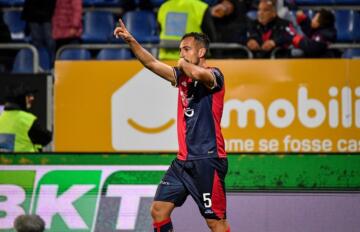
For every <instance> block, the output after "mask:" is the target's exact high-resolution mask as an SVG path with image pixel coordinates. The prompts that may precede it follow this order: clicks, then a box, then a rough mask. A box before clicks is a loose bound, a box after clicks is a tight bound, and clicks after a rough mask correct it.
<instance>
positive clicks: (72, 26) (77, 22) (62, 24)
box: [52, 0, 83, 50]
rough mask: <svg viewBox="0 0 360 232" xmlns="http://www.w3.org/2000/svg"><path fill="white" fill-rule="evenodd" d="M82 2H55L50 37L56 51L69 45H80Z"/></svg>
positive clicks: (67, 0) (78, 0)
mask: <svg viewBox="0 0 360 232" xmlns="http://www.w3.org/2000/svg"><path fill="white" fill-rule="evenodd" d="M82 11H83V9H82V0H57V1H56V7H55V12H54V16H53V18H52V37H53V38H54V39H55V41H56V50H58V49H59V48H60V47H61V46H63V45H66V44H69V43H80V40H81V39H80V38H81V34H82V32H83V27H82V21H81V20H82Z"/></svg>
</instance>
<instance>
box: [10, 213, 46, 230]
mask: <svg viewBox="0 0 360 232" xmlns="http://www.w3.org/2000/svg"><path fill="white" fill-rule="evenodd" d="M14 228H15V230H16V232H43V231H44V230H45V222H44V220H43V219H42V218H41V217H40V216H38V215H20V216H18V217H17V218H16V219H15V221H14Z"/></svg>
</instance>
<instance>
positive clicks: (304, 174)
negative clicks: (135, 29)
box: [0, 1, 360, 232]
mask: <svg viewBox="0 0 360 232" xmlns="http://www.w3.org/2000/svg"><path fill="white" fill-rule="evenodd" d="M14 2H15V1H14ZM320 2H321V1H319V2H318V3H320ZM354 2H355V1H354ZM333 3H334V1H332V3H331V7H333V8H334V9H337V8H336V7H343V8H344V7H345V8H346V9H350V10H353V11H354V12H356V10H358V8H357V7H358V6H353V5H351V4H350V5H351V6H349V5H347V6H343V5H341V6H339V4H337V5H333ZM19 4H20V3H19ZM324 4H328V5H327V6H329V3H324ZM353 4H355V3H353ZM357 4H359V3H357ZM20 6H21V5H20ZM308 6H309V5H307V7H308ZM6 7H8V6H6ZM11 7H13V6H10V10H11V9H12V8H11ZM15 7H17V6H15ZM98 7H101V6H98ZM105 7H108V6H105ZM12 10H14V9H12ZM355 25H357V24H355ZM354 33H358V31H355V32H354ZM338 45H341V46H349V47H352V46H354V45H355V46H356V45H357V43H356V42H355V43H353V42H351V43H348V44H347V45H344V44H338ZM86 46H92V47H93V48H96V47H97V46H99V47H101V45H99V44H98V45H94V46H93V45H86ZM111 46H112V45H111ZM224 46H225V45H224ZM35 63H36V62H35ZM210 63H212V64H214V65H220V66H221V67H222V68H224V69H225V77H226V78H227V83H226V84H227V86H228V91H227V96H226V99H227V100H229V101H230V100H234V99H235V100H240V101H241V102H244V101H246V100H249V99H252V100H257V101H258V102H257V103H254V102H252V103H253V104H255V106H258V103H259V102H260V103H261V105H262V106H263V107H264V109H265V113H264V117H265V125H264V126H263V127H261V126H256V125H257V124H256V123H257V122H256V119H259V115H257V114H255V113H254V112H252V111H251V110H250V111H249V115H248V116H249V117H248V118H247V121H246V124H245V126H241V125H240V123H238V122H237V118H236V116H237V115H236V113H232V114H231V115H230V116H229V118H230V119H229V121H230V125H231V128H225V129H224V130H225V131H224V133H225V138H231V139H236V141H237V142H236V143H235V146H236V149H235V148H234V147H233V150H230V154H229V161H230V162H229V163H230V168H229V175H228V178H227V189H228V191H229V194H228V201H229V220H230V222H231V223H232V224H233V231H269V232H270V231H280V232H281V231H284V232H285V231H334V232H335V231H354V232H355V231H358V228H360V224H359V221H358V218H359V216H360V207H359V206H360V196H359V188H360V156H359V154H360V153H359V152H360V137H359V134H360V133H359V127H360V103H359V96H360V93H359V92H360V90H359V88H360V83H359V79H358V78H359V76H360V68H359V67H360V65H359V61H358V60H349V59H339V60H331V61H330V60H295V61H289V60H270V61H253V60H241V61H239V60H221V61H220V60H211V61H210ZM36 65H38V64H36ZM36 65H35V66H32V67H31V69H32V70H31V72H25V73H26V74H1V78H0V99H1V97H2V96H1V93H3V91H2V89H3V88H4V87H5V86H6V85H7V84H8V83H9V82H17V81H19V82H24V79H26V82H28V83H30V84H31V85H34V86H37V87H38V88H39V90H40V91H39V96H40V97H38V99H39V101H37V102H36V105H35V107H34V109H33V110H34V112H35V113H36V114H37V115H39V117H40V119H41V122H42V124H43V125H44V126H47V127H48V128H54V133H55V137H54V143H53V144H52V145H51V146H49V147H47V148H46V150H47V151H49V152H48V153H40V154H0V164H1V165H0V186H1V189H0V191H1V194H0V222H1V223H0V231H12V230H11V229H10V228H11V225H12V221H13V219H14V217H15V215H17V214H19V213H39V214H40V215H41V216H42V217H44V218H45V219H46V220H47V222H51V223H50V224H49V223H48V224H49V225H48V226H49V228H48V230H47V231H99V232H100V231H149V228H151V225H150V223H151V221H150V218H149V213H148V206H149V204H150V202H151V196H152V194H153V191H154V188H155V186H156V185H157V183H158V182H159V180H160V178H161V176H162V175H163V172H164V170H166V167H167V165H168V164H169V163H170V161H171V160H172V159H173V158H174V157H175V153H174V152H175V149H174V146H173V143H174V142H176V140H175V137H174V133H173V132H169V134H165V135H164V137H160V139H159V137H157V136H158V134H157V133H153V134H151V133H150V135H149V133H143V134H145V135H146V136H144V137H141V136H139V134H136V133H135V134H133V135H131V134H129V135H128V136H129V138H124V136H125V137H126V136H127V134H121V132H122V130H124V131H125V132H128V129H129V128H127V127H122V126H123V124H116V122H114V120H115V119H116V117H119V115H120V116H124V114H122V112H123V111H129V110H131V109H132V108H131V106H133V105H135V106H136V105H138V104H135V103H139V102H140V103H141V100H144V99H146V98H147V96H149V97H150V96H152V95H151V94H153V92H162V91H164V92H165V91H169V94H170V95H169V96H171V94H174V93H173V92H171V91H172V90H171V88H170V87H168V86H166V83H165V84H164V83H162V84H161V83H158V82H156V80H155V79H156V78H154V77H152V76H151V74H149V73H148V72H146V71H144V70H142V69H141V66H140V64H139V63H137V61H94V60H93V61H76V62H74V61H57V63H56V66H55V70H54V75H53V74H52V73H50V72H49V73H45V74H44V73H41V74H39V73H36V70H37V69H38V67H37V66H36ZM34 67H35V68H34ZM234 67H236V68H234ZM259 67H262V68H261V69H260V68H259ZM139 74H141V75H139ZM137 78H140V79H139V80H140V81H139V80H138V79H137ZM133 79H134V81H133V82H132V81H131V80H133ZM143 80H145V84H148V83H150V84H149V85H145V84H144V82H143ZM148 80H149V82H147V81H148ZM153 80H154V81H153ZM160 81H161V80H160ZM152 82H153V83H152ZM139 83H140V84H139ZM132 85H134V86H138V87H139V88H141V90H142V91H139V90H138V89H133V88H129V89H128V90H126V89H125V90H126V91H125V93H124V94H122V93H123V92H122V91H120V93H119V94H116V93H118V92H117V91H118V90H119V89H120V90H121V88H123V87H124V86H125V87H126V86H130V87H132ZM144 85H145V86H144ZM301 87H306V89H307V90H308V92H307V94H308V95H307V98H306V99H307V100H308V102H307V103H309V101H310V103H314V101H315V102H317V103H318V102H320V103H321V104H323V106H324V109H325V111H326V115H325V116H324V119H323V121H321V123H319V122H318V125H317V126H315V127H313V128H309V127H307V126H305V125H304V124H303V123H302V121H301V120H300V119H299V117H300V116H299V113H298V112H299V110H300V106H299V105H300V104H299V89H300V88H301ZM332 87H335V88H336V89H337V94H333V95H331V94H330V88H332ZM345 87H347V88H349V91H350V95H349V94H348V93H349V91H346V90H345V91H344V92H343V91H342V90H343V88H345ZM149 88H150V89H151V90H152V91H150V92H151V93H147V92H146V91H145V90H146V89H149ZM169 88H170V90H168V89H169ZM249 89H250V90H251V91H246V90H249ZM164 92H163V93H164ZM139 93H142V94H139ZM166 93H167V92H166ZM127 94H129V95H127ZM147 94H149V95H147ZM116 96H119V98H120V100H116ZM144 96H145V97H144ZM165 96H166V95H165ZM158 97H159V98H164V97H163V96H162V95H159V96H158ZM124 98H125V100H124ZM279 99H280V100H286V101H281V102H280V103H282V104H280V103H279V105H274V110H275V114H274V115H275V116H274V115H273V118H274V117H275V118H276V115H277V116H278V119H279V120H278V121H280V122H279V124H276V123H275V124H274V123H272V121H271V120H270V116H269V115H270V113H269V111H268V109H269V108H270V105H271V104H272V103H273V102H274V101H275V100H279ZM172 100H173V98H171V97H169V99H165V100H164V101H163V102H160V103H159V109H163V112H162V111H157V112H156V113H157V115H158V117H156V115H155V117H154V118H152V120H155V122H154V121H146V120H147V118H148V117H147V116H149V115H150V116H153V114H152V112H150V110H149V109H147V108H146V104H145V105H144V104H143V105H142V107H143V108H144V109H145V112H142V114H143V115H142V116H139V115H136V114H135V115H133V116H134V118H135V119H138V120H140V122H145V123H144V125H150V126H151V125H152V124H153V125H154V126H158V125H160V124H161V123H164V122H166V121H167V120H166V119H169V117H168V118H163V117H160V116H159V115H165V116H170V118H171V116H172V114H173V109H171V107H172V105H175V104H174V103H171V101H172ZM311 100H313V101H311ZM331 100H336V102H334V101H333V103H338V107H339V108H338V111H330V108H331V107H330V102H331ZM168 101H170V103H169V102H168ZM114 102H115V103H114ZM127 102H130V103H129V104H128V105H125V106H124V105H121V104H120V105H119V104H118V103H123V104H125V103H127ZM131 102H133V104H131ZM284 102H285V103H284ZM140 103H139V104H140ZM288 103H291V104H292V105H293V106H294V114H295V115H294V116H293V120H290V119H289V118H287V117H286V116H289V115H291V107H290V111H284V109H289V108H286V106H289V104H288ZM249 104H250V103H249ZM344 104H345V105H346V107H344ZM310 105H311V104H310ZM315 105H316V106H318V105H319V104H315ZM114 106H116V107H118V108H119V109H117V111H116V110H114V109H113V107H114ZM250 106H252V107H255V106H254V105H252V104H250ZM275 106H277V107H279V108H276V107H275ZM333 106H334V105H333ZM129 107H130V108H129ZM320 108H321V107H320ZM332 109H334V108H332ZM122 110H123V111H122ZM276 110H277V111H276ZM115 111H116V112H119V115H117V114H115V113H116V112H115ZM234 111H236V110H234ZM309 111H311V109H310V110H309ZM309 111H306V113H309V115H310V116H309V118H312V119H314V118H316V116H317V115H318V114H319V111H316V110H315V111H313V112H312V113H311V112H309ZM114 112H115V113H114ZM137 112H138V111H137ZM329 112H330V113H329ZM331 112H333V113H334V112H335V113H336V112H337V115H338V120H337V122H338V123H337V124H336V123H335V124H336V126H331V125H335V124H331V123H330V121H331V120H330V118H332V119H333V120H335V119H334V118H333V116H330V115H331ZM344 112H345V113H344ZM130 113H131V112H130ZM237 113H238V114H240V112H239V111H238V112H237ZM125 116H130V115H125ZM114 117H115V119H114ZM136 117H138V118H136ZM349 118H350V119H349ZM141 120H145V121H141ZM289 120H290V121H291V123H288V124H285V125H283V124H281V121H288V122H289ZM349 120H350V121H349ZM115 121H116V120H115ZM335 121H336V120H335ZM260 124H261V123H260ZM115 125H117V126H118V127H117V130H114V127H115ZM116 132H118V134H117V133H116ZM140 134H141V133H140ZM160 134H161V133H160ZM286 135H291V136H292V138H294V137H295V138H296V137H297V138H299V139H309V140H310V139H312V140H315V139H318V140H322V141H323V140H325V139H330V140H331V143H332V146H331V148H330V149H326V147H322V148H320V150H316V149H319V148H318V147H312V148H311V149H310V150H301V149H300V150H295V148H296V147H295V148H294V149H288V150H284V147H281V146H280V145H281V144H282V143H283V142H284V138H285V137H286ZM131 136H133V137H134V138H135V139H137V140H133V141H131ZM147 136H153V138H150V139H149V137H147ZM122 139H128V140H126V141H128V142H127V143H122V142H121V141H122ZM246 139H250V140H248V141H246ZM262 139H265V140H263V141H265V143H266V145H264V146H262V147H261V146H260V145H259V144H260V140H262ZM341 139H344V141H348V142H347V144H346V148H344V147H340V149H339V146H337V145H336V144H337V143H338V141H339V140H341ZM149 140H150V141H153V142H151V143H149V142H147V141H149ZM272 140H273V141H275V142H273V143H274V144H275V145H273V146H271V142H270V141H272ZM119 141H120V142H119ZM276 141H277V142H276ZM349 141H352V142H351V143H350V142H349ZM154 144H155V145H154ZM276 144H278V145H276ZM257 145H258V146H257ZM139 147H140V148H139ZM302 149H304V147H303V148H302ZM61 205H63V207H61ZM109 205H110V206H112V207H109ZM113 206H115V207H113ZM194 207H195V206H194V205H193V203H192V202H191V201H189V200H188V201H187V203H186V204H185V206H184V207H183V208H181V209H178V210H176V211H175V215H174V224H175V226H176V228H178V231H207V230H206V226H205V223H204V222H203V220H202V219H201V217H200V215H199V214H198V213H197V212H194ZM184 222H186V223H184Z"/></svg>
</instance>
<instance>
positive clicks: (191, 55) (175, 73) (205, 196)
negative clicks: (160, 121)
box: [114, 19, 230, 232]
mask: <svg viewBox="0 0 360 232" xmlns="http://www.w3.org/2000/svg"><path fill="white" fill-rule="evenodd" d="M119 22H120V25H119V26H118V27H116V28H115V30H114V35H115V36H116V37H121V38H122V39H123V40H124V41H125V42H126V43H127V44H128V45H129V46H130V48H131V50H132V51H133V53H134V54H135V55H136V57H137V59H138V60H139V61H140V62H141V63H142V64H143V65H144V66H145V67H146V68H148V69H149V70H151V71H152V72H154V73H156V74H157V75H159V76H160V77H162V78H164V79H165V80H167V81H169V82H171V84H172V85H173V86H176V87H177V88H178V89H179V94H178V96H179V97H178V118H177V129H178V142H179V152H178V155H177V158H176V159H175V160H174V161H173V162H172V164H171V166H170V168H169V169H168V170H167V172H166V174H165V176H164V177H163V179H162V180H161V182H160V184H159V186H158V189H157V191H156V195H155V198H154V201H153V203H152V206H151V215H152V218H153V220H154V224H153V225H154V232H171V231H173V226H172V223H171V219H170V215H171V212H172V211H173V210H174V208H175V207H178V206H181V205H182V204H183V203H184V202H185V200H186V197H187V196H188V195H189V194H190V195H191V196H192V198H193V199H194V200H195V202H196V204H197V205H198V207H199V210H200V213H201V214H202V216H203V217H204V218H205V220H206V222H207V225H208V226H209V228H210V229H211V231H213V232H229V231H230V226H229V224H228V223H227V221H226V196H225V176H226V173H227V158H226V153H225V149H224V139H223V136H222V134H221V129H220V121H221V117H222V111H223V103H224V93H225V88H224V77H223V75H222V73H221V72H220V70H219V69H218V68H211V67H208V66H207V64H206V54H207V51H208V48H209V39H208V37H207V36H206V35H205V34H202V33H195V32H191V33H188V34H185V35H184V36H183V37H182V39H181V42H180V58H179V60H178V63H177V66H176V67H171V66H169V65H167V64H165V63H162V62H160V61H159V60H157V59H155V58H154V57H153V56H152V55H151V54H150V53H149V52H147V51H146V50H145V49H144V48H143V47H142V46H141V45H140V44H139V43H138V42H137V41H136V40H135V38H134V37H133V36H132V35H131V34H130V33H129V32H128V31H127V29H126V27H125V26H124V23H123V22H122V21H121V19H120V20H119Z"/></svg>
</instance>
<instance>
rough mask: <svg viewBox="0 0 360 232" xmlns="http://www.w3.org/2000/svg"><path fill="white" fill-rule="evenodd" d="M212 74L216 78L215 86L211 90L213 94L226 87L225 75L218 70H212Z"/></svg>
mask: <svg viewBox="0 0 360 232" xmlns="http://www.w3.org/2000/svg"><path fill="white" fill-rule="evenodd" d="M211 72H212V74H213V76H214V78H215V82H214V86H213V87H212V88H211V91H212V92H217V91H220V90H221V89H222V88H223V86H224V75H223V74H222V72H221V71H220V69H218V68H212V69H211Z"/></svg>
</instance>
